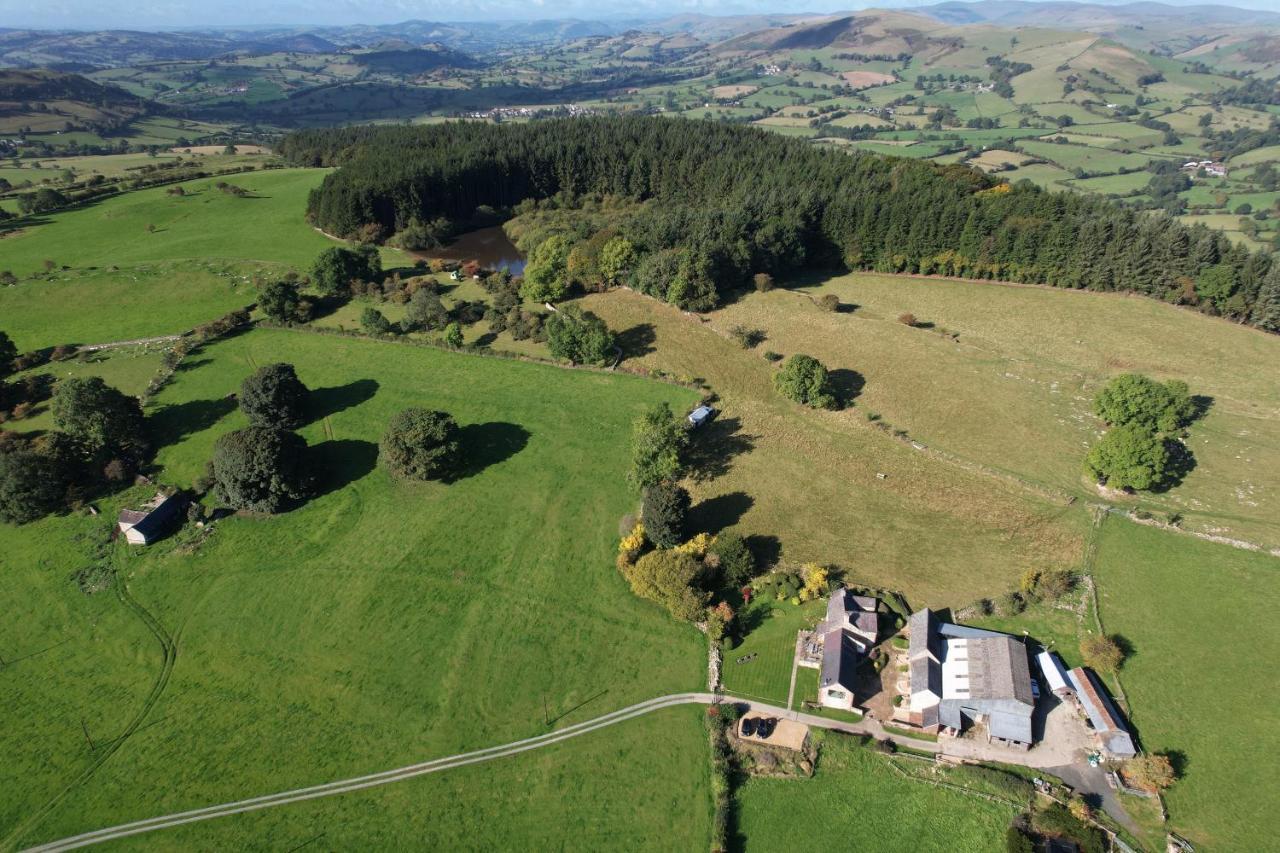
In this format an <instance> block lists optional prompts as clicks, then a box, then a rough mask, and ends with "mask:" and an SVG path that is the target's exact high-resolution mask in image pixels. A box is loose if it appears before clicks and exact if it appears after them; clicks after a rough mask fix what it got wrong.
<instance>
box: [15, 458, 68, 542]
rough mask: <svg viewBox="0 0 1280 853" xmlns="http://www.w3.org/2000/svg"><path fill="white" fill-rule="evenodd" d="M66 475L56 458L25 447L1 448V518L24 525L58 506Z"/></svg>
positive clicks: (62, 494)
mask: <svg viewBox="0 0 1280 853" xmlns="http://www.w3.org/2000/svg"><path fill="white" fill-rule="evenodd" d="M66 486H67V484H66V476H65V473H64V471H63V470H62V467H61V466H60V465H58V463H57V462H56V461H55V460H52V459H50V458H48V457H47V456H44V455H42V454H39V453H36V452H34V451H32V450H29V449H27V448H12V449H9V450H4V451H0V521H4V522H8V523H10V524H25V523H27V522H29V521H35V520H36V519H38V518H43V517H44V516H46V515H48V514H49V513H51V512H53V511H55V510H56V509H58V507H59V506H60V505H61V504H62V500H63V496H64V495H65V493H66Z"/></svg>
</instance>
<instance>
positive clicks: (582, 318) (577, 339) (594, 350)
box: [544, 305, 614, 364]
mask: <svg viewBox="0 0 1280 853" xmlns="http://www.w3.org/2000/svg"><path fill="white" fill-rule="evenodd" d="M544 329H545V330H546V335H547V348H548V349H549V350H550V351H551V354H552V355H553V356H555V357H556V358H563V359H566V360H567V361H571V362H573V363H574V364H602V363H604V362H605V361H606V360H607V359H608V358H609V356H610V355H612V353H613V348H614V336H613V333H612V332H610V331H609V327H608V326H606V325H605V324H604V320H601V319H600V318H599V317H597V316H596V315H595V314H594V313H592V312H591V311H583V310H582V309H581V308H579V307H578V306H577V305H563V306H561V307H560V308H559V310H557V311H556V312H555V313H553V314H552V315H551V316H550V317H548V318H547V322H546V324H545V325H544Z"/></svg>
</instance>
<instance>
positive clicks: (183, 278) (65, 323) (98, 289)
mask: <svg viewBox="0 0 1280 853" xmlns="http://www.w3.org/2000/svg"><path fill="white" fill-rule="evenodd" d="M256 271H261V272H262V273H264V274H268V275H270V274H272V273H273V272H277V271H278V270H277V269H276V268H275V267H274V266H258V265H252V264H234V263H218V262H209V261H199V260H190V261H159V262H156V263H150V264H137V265H135V266H130V267H126V268H123V269H120V270H110V269H103V268H101V267H96V268H93V269H79V270H66V271H64V270H59V271H57V272H55V273H53V275H52V277H46V278H40V279H26V280H24V281H21V282H19V283H18V284H17V285H15V286H14V287H6V288H0V317H3V320H0V328H3V329H4V330H5V331H6V332H7V333H8V334H9V336H10V337H11V338H12V339H13V341H14V343H15V344H16V345H17V347H18V349H19V350H21V351H24V352H25V351H27V350H32V349H39V348H40V347H47V346H56V345H58V344H97V343H110V342H112V341H129V340H135V339H137V338H145V337H153V336H156V335H166V334H176V333H179V332H184V331H186V330H188V329H190V328H192V327H193V326H196V325H199V324H200V323H204V322H207V321H209V320H213V319H216V318H217V317H221V316H222V315H223V314H226V313H227V312H228V311H230V310H232V309H234V308H242V307H244V306H246V305H251V304H253V302H255V301H256V300H257V290H256V289H255V288H254V287H253V285H252V283H251V277H252V275H253V273H254V272H256Z"/></svg>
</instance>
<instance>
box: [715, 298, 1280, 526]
mask: <svg viewBox="0 0 1280 853" xmlns="http://www.w3.org/2000/svg"><path fill="white" fill-rule="evenodd" d="M825 293H832V294H835V295H837V296H839V298H840V300H841V302H842V303H843V304H844V305H845V306H857V307H856V308H852V309H850V308H848V307H846V309H845V310H843V311H841V312H838V313H832V312H826V311H823V310H821V309H820V308H819V307H818V306H817V305H816V304H815V303H814V301H813V300H812V299H811V298H810V297H817V296H819V295H821V294H825ZM904 313H911V314H913V315H914V316H915V318H916V319H917V320H918V321H920V322H922V323H930V324H933V325H934V326H935V328H932V329H929V328H911V327H908V326H906V325H904V324H903V323H901V322H899V321H898V317H899V316H900V315H902V314H904ZM711 324H712V326H713V328H714V330H716V331H719V332H721V333H726V332H727V331H728V330H729V329H730V328H731V327H733V326H734V325H744V326H747V327H750V328H758V329H762V330H764V332H765V333H766V334H767V335H768V340H767V341H766V342H765V343H764V344H762V345H761V346H760V347H759V348H758V349H773V350H776V351H777V352H780V353H783V354H784V355H789V354H791V353H795V352H806V353H808V354H810V355H813V356H814V357H816V358H818V359H820V360H821V361H823V362H824V363H825V364H826V365H827V366H828V367H829V368H831V369H832V370H837V369H838V370H843V371H856V372H857V374H858V379H857V381H859V382H861V383H863V384H862V387H861V390H860V393H859V394H858V396H857V397H856V399H855V401H854V402H855V404H856V405H855V408H854V409H853V410H852V411H850V412H846V413H842V414H841V415H840V416H838V417H841V418H845V419H851V420H853V421H860V422H862V423H863V424H864V425H865V420H866V416H867V415H868V414H869V413H875V414H878V415H879V416H881V417H882V418H883V420H884V422H886V423H888V424H890V425H892V426H893V427H894V428H900V429H904V430H906V431H907V432H908V433H909V434H910V436H911V437H912V438H913V439H915V440H917V441H920V442H922V443H924V444H926V445H928V446H929V447H931V448H934V449H937V450H940V451H945V452H947V453H949V454H952V455H954V456H956V457H959V458H961V459H963V460H965V461H968V462H971V463H973V464H976V465H981V466H983V467H985V468H988V469H992V470H995V471H999V472H1002V473H1004V474H1008V475H1011V476H1014V477H1017V478H1019V479H1021V480H1024V481H1027V482H1029V483H1033V484H1036V485H1038V486H1041V487H1046V488H1049V489H1053V490H1058V491H1060V492H1062V493H1063V494H1072V495H1076V496H1078V497H1081V498H1090V497H1092V498H1095V499H1096V497H1097V495H1096V493H1093V492H1092V490H1091V488H1090V487H1089V484H1088V483H1086V482H1085V481H1084V480H1083V477H1082V474H1081V464H1082V461H1083V458H1084V455H1085V452H1086V451H1087V449H1088V447H1089V446H1090V445H1091V444H1092V442H1093V441H1094V440H1095V439H1096V437H1097V436H1098V435H1100V434H1101V430H1102V425H1101V424H1100V423H1099V422H1098V421H1097V420H1096V418H1094V417H1093V415H1092V413H1091V401H1092V397H1093V395H1094V393H1095V392H1096V390H1097V389H1098V388H1099V387H1100V386H1101V385H1102V384H1103V383H1105V382H1106V381H1107V379H1108V378H1110V377H1111V376H1113V375H1115V374H1118V373H1123V372H1126V371H1137V372H1142V373H1148V374H1150V375H1152V376H1155V377H1157V378H1160V379H1182V380H1184V381H1186V382H1187V383H1188V385H1190V387H1191V390H1192V393H1194V394H1200V395H1204V396H1207V397H1210V398H1212V403H1211V405H1210V407H1209V411H1208V414H1207V416H1206V417H1205V418H1204V419H1203V420H1201V421H1199V422H1198V423H1196V424H1194V425H1193V426H1192V427H1191V430H1190V436H1189V439H1188V445H1189V447H1190V448H1191V450H1192V452H1193V453H1194V455H1195V458H1196V461H1197V464H1196V467H1195V468H1194V469H1193V470H1192V471H1191V472H1190V473H1189V474H1188V475H1187V477H1186V479H1185V481H1184V482H1183V483H1182V484H1181V485H1179V486H1177V487H1175V488H1173V489H1172V490H1170V491H1169V492H1167V493H1164V494H1157V495H1144V496H1143V497H1142V498H1141V499H1139V500H1137V501H1136V503H1137V504H1139V505H1141V506H1143V507H1146V508H1148V509H1153V510H1161V511H1165V512H1176V513H1180V514H1182V515H1183V516H1184V518H1185V521H1184V525H1186V526H1188V527H1191V528H1194V529H1199V530H1206V531H1212V532H1214V533H1220V534H1222V535H1226V536H1232V537H1236V538H1242V539H1248V540H1252V541H1257V542H1260V543H1262V544H1265V545H1267V546H1268V547H1277V546H1280V476H1277V474H1276V472H1277V471H1280V390H1278V386H1277V385H1276V383H1275V381H1274V380H1275V377H1276V376H1277V375H1280V338H1277V337H1275V336H1273V335H1267V334H1265V333H1262V332H1259V331H1257V330H1254V329H1249V328H1245V327H1241V326H1237V325H1234V324H1231V323H1228V322H1224V321H1221V320H1216V319H1213V318H1209V317H1204V316H1202V315H1199V314H1195V313H1193V312H1190V311H1184V310H1180V309H1178V308H1175V307H1172V306H1168V305H1163V304H1161V303H1159V302H1155V301H1153V300H1148V299H1142V298H1138V297H1125V296H1115V295H1108V294H1091V293H1078V292H1071V291H1060V290H1052V289H1046V288H1029V287H1016V286H1015V287H1010V286H1001V285H990V284H979V283H973V282H959V281H948V280H940V279H921V278H910V277H902V276H880V275H871V274H855V275H845V276H838V277H835V278H831V279H827V280H824V281H822V282H821V283H820V284H819V285H818V286H815V287H813V288H804V289H802V290H799V291H778V290H775V291H772V292H770V293H766V294H751V295H749V296H746V297H745V298H743V299H741V300H739V301H738V302H737V303H735V304H733V305H730V306H728V307H726V308H724V309H722V310H720V311H717V312H716V313H715V314H713V315H712V323H711ZM943 330H947V331H950V332H954V333H956V334H957V335H958V338H956V339H953V338H951V337H949V336H948V335H945V334H942V333H941V332H942V331H943ZM1246 365H1247V366H1248V367H1246ZM891 481H892V478H891V479H890V482H891Z"/></svg>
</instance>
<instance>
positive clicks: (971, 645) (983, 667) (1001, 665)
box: [966, 636, 1035, 706]
mask: <svg viewBox="0 0 1280 853" xmlns="http://www.w3.org/2000/svg"><path fill="white" fill-rule="evenodd" d="M966 647H967V649H968V654H969V696H970V697H971V698H973V699H1013V700H1015V701H1018V702H1021V703H1022V704H1024V705H1028V706H1034V705H1035V698H1034V697H1033V696H1032V695H1031V670H1030V668H1029V667H1028V665H1027V649H1026V647H1025V646H1023V645H1022V643H1020V642H1018V641H1017V640H1015V639H1014V638H1013V637H1006V636H999V637H975V638H971V639H969V640H967V641H966Z"/></svg>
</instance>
